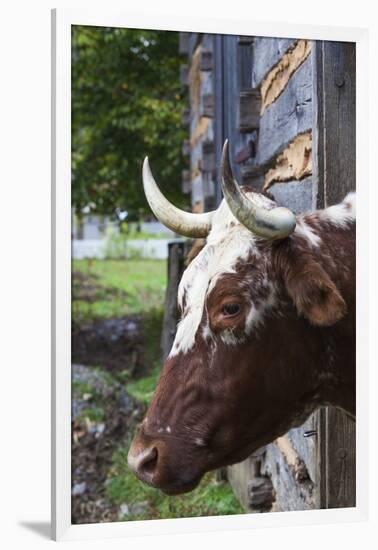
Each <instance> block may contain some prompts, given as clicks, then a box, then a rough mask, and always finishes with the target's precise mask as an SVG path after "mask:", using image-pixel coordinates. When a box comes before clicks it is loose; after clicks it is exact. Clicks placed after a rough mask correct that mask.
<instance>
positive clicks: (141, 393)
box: [126, 365, 160, 404]
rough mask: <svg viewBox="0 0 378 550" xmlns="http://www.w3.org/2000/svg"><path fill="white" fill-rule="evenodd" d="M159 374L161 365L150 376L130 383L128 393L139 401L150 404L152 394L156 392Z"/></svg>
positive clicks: (127, 388) (127, 386) (127, 387)
mask: <svg viewBox="0 0 378 550" xmlns="http://www.w3.org/2000/svg"><path fill="white" fill-rule="evenodd" d="M159 373H160V367H159V365H156V366H155V367H154V368H153V370H152V371H151V372H150V373H149V374H148V376H145V377H143V378H140V379H139V380H136V381H134V382H129V384H127V385H126V391H127V393H129V394H130V395H131V396H132V397H134V398H135V399H137V400H138V401H141V402H142V403H145V404H148V403H149V402H150V401H151V397H152V394H153V393H154V391H155V388H156V384H157V380H158V378H159Z"/></svg>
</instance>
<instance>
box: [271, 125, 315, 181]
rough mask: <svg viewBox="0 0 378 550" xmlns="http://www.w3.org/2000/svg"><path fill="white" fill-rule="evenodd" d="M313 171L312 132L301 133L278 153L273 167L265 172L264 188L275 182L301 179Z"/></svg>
mask: <svg viewBox="0 0 378 550" xmlns="http://www.w3.org/2000/svg"><path fill="white" fill-rule="evenodd" d="M311 173H312V139H311V132H306V133H305V134H299V135H298V136H296V137H295V138H294V139H293V141H292V142H291V143H289V145H288V146H287V147H286V148H285V149H284V150H283V151H282V153H280V154H279V155H278V157H277V158H276V160H275V165H274V167H273V168H271V169H270V170H268V172H267V173H266V174H265V183H264V189H268V188H269V187H270V186H271V185H272V184H273V183H276V182H284V181H290V180H292V179H295V180H300V179H302V178H304V177H306V176H309V175H310V174H311Z"/></svg>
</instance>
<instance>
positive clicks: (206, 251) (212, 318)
mask: <svg viewBox="0 0 378 550" xmlns="http://www.w3.org/2000/svg"><path fill="white" fill-rule="evenodd" d="M222 175H223V177H222V187H223V192H224V196H225V200H224V201H223V202H222V203H221V205H220V206H219V208H218V209H217V210H216V211H214V212H211V213H207V214H201V215H196V214H191V213H186V212H181V211H179V210H178V209H176V208H175V207H173V206H172V205H171V204H170V203H168V202H167V201H166V199H165V198H164V197H163V196H162V195H161V193H160V191H159V190H158V188H157V186H156V183H155V182H154V180H153V178H152V175H151V173H150V171H149V167H148V163H147V161H146V162H145V166H144V186H145V191H146V195H147V198H148V200H149V203H150V206H151V207H152V210H153V211H154V212H155V214H156V215H157V216H158V217H159V218H160V219H161V220H162V221H163V222H164V223H165V224H166V225H168V226H169V227H171V228H172V229H174V230H175V231H178V232H180V233H181V234H185V235H192V236H193V235H195V236H197V237H198V236H202V237H203V236H205V235H206V236H207V240H206V244H205V245H204V247H203V248H202V250H201V251H200V252H199V253H198V255H197V256H196V257H195V258H194V259H193V260H192V261H191V263H190V264H189V266H188V267H187V269H186V271H185V273H184V275H183V277H182V280H181V282H180V286H179V292H178V305H179V309H180V313H181V321H180V323H179V325H178V328H177V333H176V337H175V340H174V343H173V346H172V350H171V352H170V354H169V356H168V358H167V360H166V362H165V365H164V367H163V369H162V372H161V376H160V380H159V382H158V386H157V388H156V391H155V394H154V396H153V399H152V402H151V404H150V406H149V409H148V411H147V414H146V417H145V419H144V421H143V422H142V424H141V425H140V427H139V429H138V432H137V433H136V435H135V437H134V441H133V443H132V445H131V448H130V451H129V457H128V460H129V465H130V467H131V468H132V469H133V471H134V472H135V473H136V475H137V476H138V477H140V479H142V480H143V481H145V482H146V483H149V484H151V485H153V486H155V487H157V488H160V489H162V490H163V491H164V492H166V493H167V494H176V493H181V492H186V491H189V490H191V489H193V488H194V487H195V486H196V485H197V483H198V482H199V480H200V479H201V477H202V475H203V474H204V473H205V472H206V471H208V470H211V469H214V468H218V467H221V466H224V465H228V464H232V463H235V462H238V461H240V460H242V459H244V458H246V457H247V456H248V455H249V454H250V453H251V452H253V451H254V450H256V449H257V448H259V447H261V446H262V445H265V444H267V443H269V442H270V441H272V440H273V439H274V438H275V437H277V436H279V435H281V434H282V433H284V432H285V431H286V430H287V429H288V428H290V427H292V426H293V425H297V424H299V423H301V422H302V421H303V419H304V418H305V417H306V416H307V415H308V414H309V413H310V412H311V410H313V409H314V408H315V407H316V405H317V403H318V400H319V388H318V387H317V381H316V380H315V379H314V377H315V374H314V372H315V369H311V368H310V365H309V364H308V363H309V361H310V359H309V357H311V348H312V347H314V346H316V343H315V341H314V339H313V338H312V334H311V330H312V326H313V325H317V326H319V325H320V326H325V325H330V324H333V323H335V322H336V321H337V320H338V319H340V318H341V317H342V316H343V315H344V313H345V304H344V301H343V299H342V297H341V296H340V294H339V293H338V291H337V289H336V287H335V285H334V284H333V282H332V281H331V280H330V279H329V277H328V276H327V274H326V273H325V272H323V270H322V269H321V267H320V266H318V265H317V263H316V261H315V260H314V259H313V258H312V256H311V250H309V249H308V247H307V249H306V250H303V251H302V254H298V250H295V247H296V246H297V247H298V246H301V244H302V245H304V242H303V240H302V241H301V238H300V231H299V233H298V239H296V240H294V239H292V237H289V235H291V234H292V233H293V231H294V229H295V225H296V219H295V216H294V214H293V213H291V212H290V211H289V210H287V209H285V208H278V207H276V205H275V203H274V202H273V201H271V200H270V199H269V198H267V197H265V196H263V195H259V194H255V193H251V192H249V191H248V190H245V191H243V190H241V189H240V188H239V187H238V185H237V184H236V182H235V181H234V180H233V178H232V174H231V168H230V164H229V159H228V151H227V144H226V146H225V149H224V152H223V161H222ZM302 229H303V228H302ZM314 238H315V236H314Z"/></svg>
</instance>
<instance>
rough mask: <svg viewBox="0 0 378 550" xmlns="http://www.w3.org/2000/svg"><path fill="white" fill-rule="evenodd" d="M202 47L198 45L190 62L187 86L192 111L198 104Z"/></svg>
mask: <svg viewBox="0 0 378 550" xmlns="http://www.w3.org/2000/svg"><path fill="white" fill-rule="evenodd" d="M201 51H202V46H201V44H199V45H198V46H197V48H196V50H195V52H194V54H193V57H192V62H191V65H190V69H189V75H188V84H189V97H190V107H191V109H193V110H195V111H196V110H197V109H198V105H199V102H200V92H201V71H200V59H201Z"/></svg>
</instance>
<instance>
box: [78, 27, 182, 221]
mask: <svg viewBox="0 0 378 550" xmlns="http://www.w3.org/2000/svg"><path fill="white" fill-rule="evenodd" d="M180 63H181V60H180V56H179V53H178V33H176V32H169V31H144V30H134V29H118V28H105V27H104V28H102V27H101V28H97V27H83V26H73V30H72V203H73V206H74V207H75V208H76V211H77V212H81V211H82V209H83V208H84V207H88V205H90V206H91V210H93V211H95V212H96V213H99V214H104V215H113V214H114V213H115V211H116V209H120V210H127V211H128V213H129V219H131V220H132V219H137V218H138V217H139V215H140V214H141V213H150V209H149V208H148V205H147V202H146V200H145V198H144V194H143V189H142V180H141V166H142V161H143V158H144V156H145V155H146V154H148V155H149V157H150V159H151V164H152V166H153V171H154V173H155V174H156V176H157V179H158V181H159V185H161V188H162V190H163V192H164V193H165V194H166V195H167V197H168V198H170V200H172V201H173V202H176V204H178V205H179V206H183V205H184V200H183V197H182V194H181V168H182V155H181V145H182V140H183V139H184V132H183V130H182V129H181V127H180V113H181V110H182V108H183V106H184V98H183V94H182V89H181V85H180V80H179V67H180Z"/></svg>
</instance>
